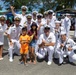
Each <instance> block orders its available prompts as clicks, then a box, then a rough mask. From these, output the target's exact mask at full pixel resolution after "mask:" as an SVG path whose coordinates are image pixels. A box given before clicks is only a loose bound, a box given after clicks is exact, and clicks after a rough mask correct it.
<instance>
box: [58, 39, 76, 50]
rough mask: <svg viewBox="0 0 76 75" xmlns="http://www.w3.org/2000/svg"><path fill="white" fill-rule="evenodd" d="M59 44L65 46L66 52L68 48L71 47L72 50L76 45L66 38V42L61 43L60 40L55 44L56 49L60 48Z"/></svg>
mask: <svg viewBox="0 0 76 75" xmlns="http://www.w3.org/2000/svg"><path fill="white" fill-rule="evenodd" d="M61 44H64V45H66V50H67V49H68V47H71V48H72V49H74V48H76V43H75V42H74V41H73V40H72V39H70V38H67V40H66V41H64V42H62V41H61V39H60V40H59V42H58V44H57V48H60V45H61ZM67 51H68V50H67Z"/></svg>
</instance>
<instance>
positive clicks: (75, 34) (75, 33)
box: [74, 18, 76, 37]
mask: <svg viewBox="0 0 76 75" xmlns="http://www.w3.org/2000/svg"><path fill="white" fill-rule="evenodd" d="M74 36H75V37H76V18H75V32H74Z"/></svg>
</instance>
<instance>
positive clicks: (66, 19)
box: [64, 17, 71, 28]
mask: <svg viewBox="0 0 76 75" xmlns="http://www.w3.org/2000/svg"><path fill="white" fill-rule="evenodd" d="M70 26H71V21H70V19H69V18H68V17H65V18H64V27H65V28H68V27H70Z"/></svg>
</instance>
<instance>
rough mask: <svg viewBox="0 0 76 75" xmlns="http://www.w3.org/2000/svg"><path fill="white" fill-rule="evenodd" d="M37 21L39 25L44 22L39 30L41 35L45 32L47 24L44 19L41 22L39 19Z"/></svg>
mask: <svg viewBox="0 0 76 75" xmlns="http://www.w3.org/2000/svg"><path fill="white" fill-rule="evenodd" d="M36 23H37V26H38V27H39V25H40V24H42V26H41V27H40V30H39V31H38V36H40V35H41V34H43V33H44V26H45V25H46V22H45V21H44V20H43V19H42V20H41V23H38V21H37V22H36Z"/></svg>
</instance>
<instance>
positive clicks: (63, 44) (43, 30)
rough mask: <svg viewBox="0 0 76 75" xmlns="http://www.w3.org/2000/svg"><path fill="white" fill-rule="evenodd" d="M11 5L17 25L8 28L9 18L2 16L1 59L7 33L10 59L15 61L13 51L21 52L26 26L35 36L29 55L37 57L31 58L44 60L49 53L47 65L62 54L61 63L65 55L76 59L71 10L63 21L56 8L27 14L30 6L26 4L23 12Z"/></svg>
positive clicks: (0, 34) (0, 22)
mask: <svg viewBox="0 0 76 75" xmlns="http://www.w3.org/2000/svg"><path fill="white" fill-rule="evenodd" d="M10 8H11V11H12V14H13V15H14V22H13V25H11V26H10V27H9V28H8V26H7V24H6V22H5V21H6V16H4V15H2V16H0V60H3V57H2V52H3V46H4V35H6V36H7V38H8V46H9V48H8V53H9V61H10V62H13V54H14V53H16V54H17V55H20V54H21V53H20V49H21V44H20V39H19V38H20V36H21V35H22V30H26V31H27V35H29V36H30V37H31V38H32V39H31V42H30V43H29V48H28V53H27V57H29V58H30V59H31V57H32V58H33V61H30V62H33V63H34V64H35V63H36V57H37V58H38V59H39V60H42V59H44V58H46V56H47V58H48V61H47V65H51V64H52V61H53V58H58V59H59V65H62V64H63V63H64V57H67V56H68V59H69V62H71V63H74V62H75V61H76V43H75V42H74V41H73V39H71V38H70V37H69V36H70V35H69V32H70V27H71V21H70V17H71V16H70V14H68V13H67V14H66V15H65V17H64V19H61V21H59V20H57V18H56V15H55V13H54V12H53V10H48V11H45V12H44V14H41V13H38V12H37V11H33V12H32V13H31V14H26V11H27V10H28V8H27V7H26V6H22V7H21V10H22V14H16V13H15V12H14V8H15V7H13V6H11V7H10ZM75 22H76V21H75ZM75 24H76V23H75ZM24 27H25V28H24ZM23 28H24V29H23ZM26 28H27V29H26ZM25 47H26V46H25Z"/></svg>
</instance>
